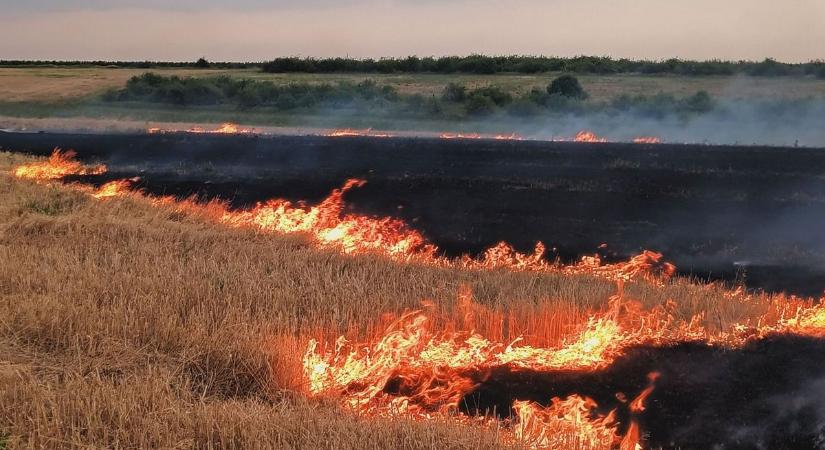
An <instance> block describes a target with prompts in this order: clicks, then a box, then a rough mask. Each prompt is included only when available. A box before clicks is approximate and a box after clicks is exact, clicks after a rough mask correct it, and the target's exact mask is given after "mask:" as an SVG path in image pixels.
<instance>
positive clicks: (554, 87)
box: [547, 75, 587, 100]
mask: <svg viewBox="0 0 825 450" xmlns="http://www.w3.org/2000/svg"><path fill="white" fill-rule="evenodd" d="M547 93H548V94H550V95H561V96H563V97H567V98H575V99H580V100H584V99H586V98H587V92H585V91H584V88H582V85H581V84H580V83H579V80H578V78H576V77H574V76H572V75H562V76H560V77H558V78H556V79H555V80H553V81H552V82H551V83H550V84H549V85H548V86H547Z"/></svg>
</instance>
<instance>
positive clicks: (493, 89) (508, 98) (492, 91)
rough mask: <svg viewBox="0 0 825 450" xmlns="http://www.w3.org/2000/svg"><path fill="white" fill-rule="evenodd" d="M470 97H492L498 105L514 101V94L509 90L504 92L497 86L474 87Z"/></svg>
mask: <svg viewBox="0 0 825 450" xmlns="http://www.w3.org/2000/svg"><path fill="white" fill-rule="evenodd" d="M468 97H469V98H470V99H471V100H472V99H473V97H486V98H488V99H490V101H492V102H493V104H495V105H496V106H504V105H506V104H508V103H510V102H512V101H513V96H512V95H510V93H509V92H504V91H503V90H502V89H501V88H499V87H497V86H485V87H480V88H477V89H473V90H472V91H470V93H469V94H468Z"/></svg>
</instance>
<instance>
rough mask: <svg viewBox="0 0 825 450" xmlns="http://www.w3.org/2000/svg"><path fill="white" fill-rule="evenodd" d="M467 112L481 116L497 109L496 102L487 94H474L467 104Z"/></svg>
mask: <svg viewBox="0 0 825 450" xmlns="http://www.w3.org/2000/svg"><path fill="white" fill-rule="evenodd" d="M465 108H466V110H467V114H470V115H475V116H480V115H485V114H490V113H492V112H493V111H495V110H496V103H495V102H494V101H493V100H492V99H491V98H490V97H487V96H485V95H472V96H470V98H469V99H468V100H467V105H466V106H465Z"/></svg>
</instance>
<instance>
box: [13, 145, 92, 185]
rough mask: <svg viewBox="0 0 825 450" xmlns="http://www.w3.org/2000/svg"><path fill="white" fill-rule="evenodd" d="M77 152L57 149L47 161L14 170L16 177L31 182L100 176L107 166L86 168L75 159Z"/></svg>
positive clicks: (25, 165)
mask: <svg viewBox="0 0 825 450" xmlns="http://www.w3.org/2000/svg"><path fill="white" fill-rule="evenodd" d="M74 157H75V152H73V151H71V150H70V151H67V152H63V151H61V150H60V149H55V150H54V152H52V155H51V156H50V157H49V159H48V160H46V161H40V162H34V163H31V164H24V165H22V166H19V167H17V168H16V169H14V176H16V177H18V178H27V179H30V180H37V181H46V180H59V179H61V178H64V177H67V176H70V175H99V174H102V173H105V172H106V166H104V165H99V166H84V165H83V164H81V163H80V162H78V161H76V160H75V159H74Z"/></svg>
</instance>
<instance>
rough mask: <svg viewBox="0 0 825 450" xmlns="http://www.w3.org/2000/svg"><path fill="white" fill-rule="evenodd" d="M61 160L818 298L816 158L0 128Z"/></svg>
mask: <svg viewBox="0 0 825 450" xmlns="http://www.w3.org/2000/svg"><path fill="white" fill-rule="evenodd" d="M55 147H60V148H63V149H74V150H76V151H77V152H78V154H79V157H80V158H81V159H83V160H86V161H90V162H91V161H95V162H103V163H105V164H107V165H108V166H109V167H110V172H109V173H108V174H107V175H104V176H100V177H86V178H85V179H84V180H83V181H87V182H93V183H103V182H105V181H108V180H111V179H113V178H124V177H133V176H140V177H142V182H141V185H140V186H141V187H143V188H145V189H146V190H147V191H149V192H150V193H154V194H173V195H178V196H189V195H192V194H197V195H199V196H201V197H203V198H213V197H221V198H224V199H227V200H229V201H230V202H231V203H232V205H233V206H236V207H245V206H249V205H251V204H254V203H255V202H257V201H261V200H265V199H267V198H271V197H283V198H289V199H293V200H306V201H308V202H316V201H318V200H320V199H322V198H323V197H324V196H326V195H327V194H328V193H329V191H330V190H331V189H333V188H335V187H337V186H340V185H341V184H342V182H343V181H344V180H345V179H347V178H351V177H358V178H364V179H366V180H367V181H368V183H367V185H366V186H364V187H362V188H360V189H357V190H354V191H352V192H351V193H349V194H347V197H346V199H347V202H348V204H349V205H350V208H351V209H352V210H353V211H355V212H359V213H366V214H375V215H391V216H396V217H399V218H401V219H403V220H405V221H407V222H408V223H409V224H411V225H412V226H413V227H415V228H416V229H419V230H421V231H422V232H423V233H424V234H425V235H426V236H427V237H428V238H429V239H430V240H432V241H433V242H435V243H436V244H438V245H439V246H440V247H441V248H442V249H444V250H445V251H446V252H447V253H449V254H459V253H465V252H469V253H477V252H480V251H482V250H483V249H484V248H486V247H488V246H490V245H493V244H495V243H496V242H498V241H501V240H506V241H508V242H511V243H513V244H514V245H515V246H516V247H517V248H520V249H523V250H527V249H530V248H532V246H533V244H534V243H535V242H536V241H538V240H541V241H543V242H545V243H546V244H547V246H548V247H549V248H554V247H555V248H556V249H557V250H556V252H555V253H553V254H551V255H550V257H551V258H552V257H559V258H562V259H564V260H570V259H574V258H577V257H578V256H581V255H584V254H593V253H595V252H597V248H598V247H599V246H600V244H602V243H605V244H607V248H606V250H600V251H601V252H602V253H603V254H604V255H605V256H607V257H608V258H616V259H620V258H624V257H627V256H628V255H631V254H634V253H636V252H638V251H640V250H642V249H653V250H658V251H661V252H663V253H664V254H665V255H666V258H668V259H669V260H671V261H673V262H675V263H676V265H677V266H679V268H680V269H681V272H682V273H683V274H691V275H695V276H697V277H700V278H707V279H725V280H734V279H736V280H741V281H744V282H745V283H746V284H747V285H748V286H750V287H754V288H762V289H766V290H770V291H778V290H786V291H791V292H794V293H798V294H805V295H818V294H821V293H822V292H823V289H825V257H823V256H822V255H825V251H823V250H825V238H823V233H822V229H823V228H822V224H823V223H825V150H820V149H802V148H775V147H774V148H769V147H732V146H721V147H718V146H697V145H637V144H583V143H553V142H530V141H495V140H443V139H432V138H360V137H353V138H328V137H317V136H245V135H235V136H232V135H226V136H225V135H196V134H185V133H176V134H159V135H144V134H140V135H127V134H119V135H88V134H87V135H83V134H36V133H30V134H25V133H0V148H2V149H5V150H11V151H22V152H29V153H34V154H40V155H47V154H49V153H50V152H51V151H52V149H53V148H55Z"/></svg>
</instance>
